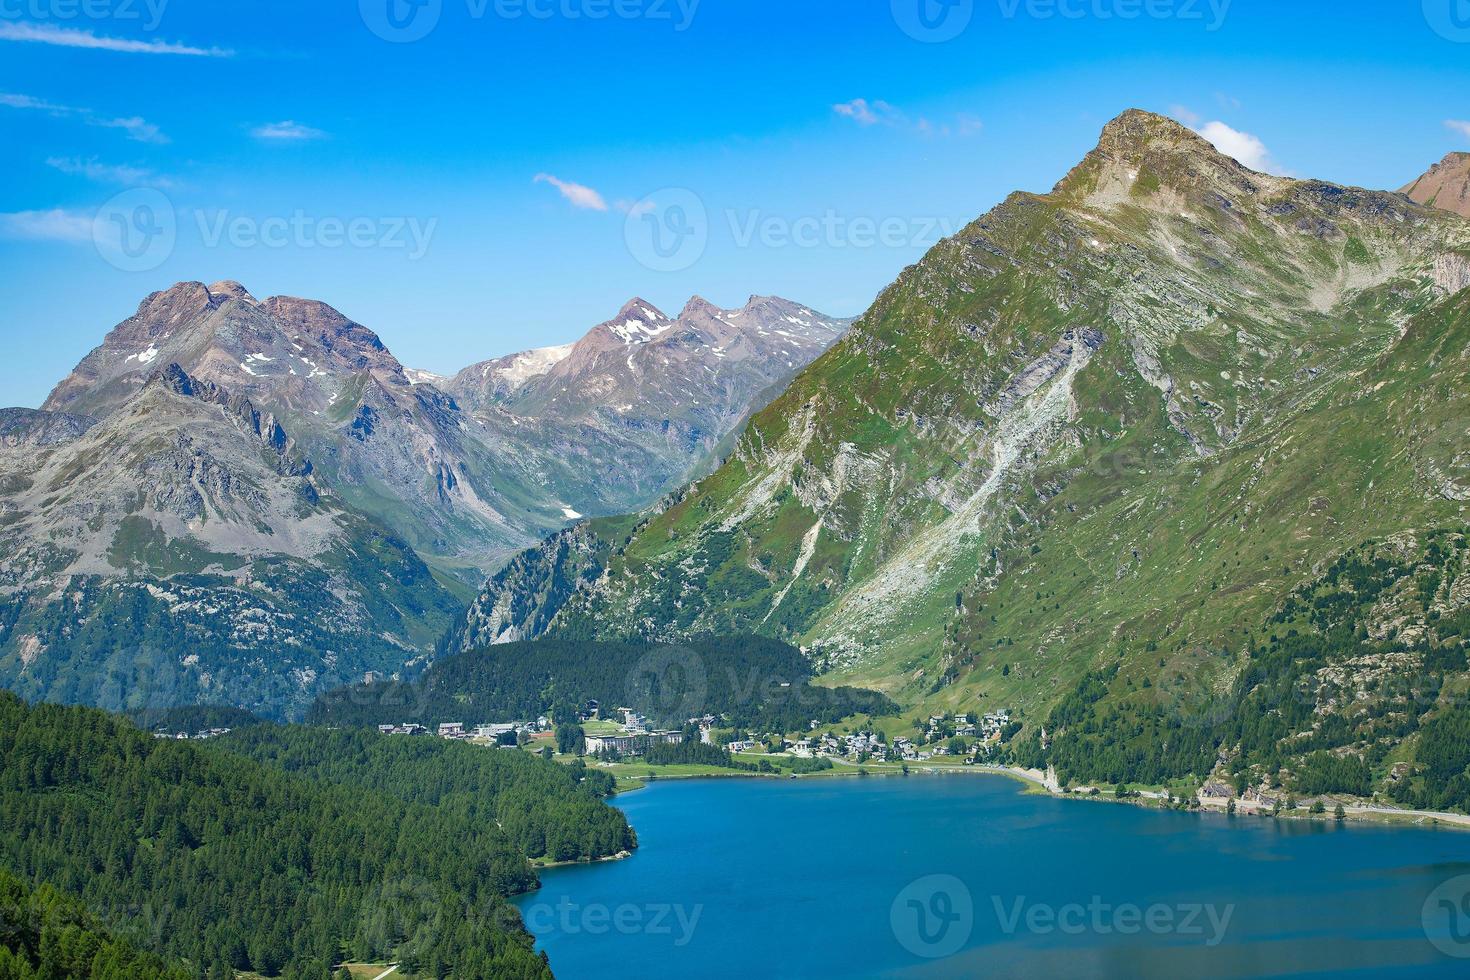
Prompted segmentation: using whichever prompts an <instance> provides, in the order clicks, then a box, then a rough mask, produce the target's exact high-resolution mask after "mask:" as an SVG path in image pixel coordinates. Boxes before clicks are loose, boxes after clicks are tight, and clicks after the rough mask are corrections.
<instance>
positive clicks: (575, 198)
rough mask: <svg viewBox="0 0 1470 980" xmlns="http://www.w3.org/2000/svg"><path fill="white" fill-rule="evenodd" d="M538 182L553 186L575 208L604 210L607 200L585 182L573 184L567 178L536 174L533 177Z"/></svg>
mask: <svg viewBox="0 0 1470 980" xmlns="http://www.w3.org/2000/svg"><path fill="white" fill-rule="evenodd" d="M534 180H535V182H536V183H538V184H550V185H551V186H552V187H555V188H556V189H557V190H558V191H559V192H560V193H561V196H562V197H564V198H566V199H567V200H568V201H569V202H571V205H572V206H573V207H576V208H583V209H585V210H588V211H606V210H607V202H606V201H604V200H603V199H602V195H601V194H599V193H597V191H595V190H593V189H592V188H590V187H588V186H586V185H585V184H574V183H572V182H571V181H569V180H562V179H561V178H559V177H553V176H551V174H537V175H536V176H535V178H534Z"/></svg>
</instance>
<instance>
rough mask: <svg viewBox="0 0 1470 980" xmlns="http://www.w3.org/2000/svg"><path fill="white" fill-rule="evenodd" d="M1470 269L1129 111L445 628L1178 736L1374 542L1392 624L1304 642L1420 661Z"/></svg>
mask: <svg viewBox="0 0 1470 980" xmlns="http://www.w3.org/2000/svg"><path fill="white" fill-rule="evenodd" d="M1426 179H1428V178H1426ZM1435 179H1438V178H1435ZM1423 184H1424V181H1421V182H1420V185H1423ZM1416 186H1418V185H1416ZM1422 190H1423V188H1422V187H1420V190H1419V191H1416V194H1418V193H1421V192H1422ZM1441 197H1442V195H1441ZM1436 201H1439V202H1440V203H1443V202H1442V201H1441V200H1440V197H1437V198H1436ZM1467 286H1470V222H1466V221H1465V220H1464V219H1463V218H1461V217H1459V216H1458V215H1456V214H1453V213H1449V212H1447V211H1445V210H1442V209H1438V208H1430V207H1427V206H1424V205H1421V204H1419V203H1416V202H1415V201H1414V200H1412V199H1411V198H1410V197H1408V196H1406V195H1404V194H1396V193H1390V192H1380V191H1371V190H1363V189H1359V188H1351V187H1343V186H1338V185H1335V184H1331V183H1326V182H1323V181H1317V180H1297V179H1290V178H1286V177H1276V176H1270V175H1267V174H1261V173H1255V172H1252V171H1250V170H1248V169H1247V168H1246V167H1244V166H1242V165H1241V164H1240V163H1238V162H1237V161H1235V160H1233V159H1231V158H1229V157H1227V156H1224V155H1222V154H1221V153H1220V152H1218V151H1217V150H1216V149H1215V147H1213V146H1212V145H1211V144H1210V143H1208V142H1207V141H1205V140H1204V139H1202V138H1201V137H1200V136H1198V135H1197V134H1196V133H1194V132H1193V131H1191V130H1189V129H1187V128H1185V127H1183V126H1181V125H1179V124H1178V123H1176V122H1174V121H1172V120H1169V119H1166V118H1164V117H1161V116H1156V115H1152V114H1149V113H1145V112H1140V111H1130V112H1128V113H1125V114H1124V115H1122V116H1120V117H1119V118H1117V119H1115V120H1114V121H1112V122H1111V123H1109V124H1108V125H1107V127H1106V128H1105V129H1104V130H1103V132H1102V135H1101V138H1100V141H1099V143H1098V145H1097V147H1096V148H1095V149H1094V150H1093V151H1092V152H1090V153H1089V154H1087V156H1086V157H1085V158H1084V159H1083V160H1082V161H1081V162H1080V163H1079V164H1078V165H1077V166H1076V167H1075V168H1074V169H1073V170H1072V171H1071V172H1070V173H1068V174H1067V175H1066V176H1065V177H1064V178H1063V179H1062V180H1061V181H1060V182H1059V183H1058V184H1057V185H1056V187H1055V188H1054V189H1053V190H1052V191H1051V192H1050V193H1047V194H1040V195H1037V194H1026V193H1016V194H1013V195H1011V196H1010V197H1009V198H1007V199H1006V201H1005V202H1004V203H1002V204H1001V205H999V206H998V207H996V208H995V209H994V210H993V211H991V212H989V213H988V214H986V215H984V216H983V217H981V218H979V219H978V220H976V221H975V222H973V223H972V224H970V225H969V226H967V227H966V228H965V229H964V230H963V231H961V232H960V233H959V234H957V235H955V236H953V237H952V238H949V239H947V240H945V241H944V242H942V243H940V244H939V245H938V246H936V247H935V248H934V249H933V250H931V251H930V252H929V254H928V255H926V256H925V257H924V259H923V260H922V261H921V262H920V263H918V264H917V265H915V266H912V267H910V268H908V269H906V270H905V271H904V272H903V273H902V275H900V276H899V278H898V280H897V281H896V282H895V283H894V284H893V285H891V286H890V287H889V288H887V289H886V290H884V291H883V293H882V294H881V295H880V296H879V298H878V299H877V301H876V302H875V303H874V305H873V307H872V308H871V309H870V310H869V311H868V312H867V313H866V314H865V315H864V316H862V317H861V318H860V319H859V320H858V321H857V322H856V323H855V324H854V326H853V327H852V329H851V330H850V331H849V332H848V334H847V335H846V336H845V337H844V338H843V340H842V341H840V342H839V343H838V344H837V345H836V346H835V347H834V348H833V349H832V350H831V351H829V352H828V353H827V354H825V355H824V356H823V357H821V358H819V359H818V360H817V361H815V362H814V363H813V364H812V365H811V366H810V367H809V368H808V369H807V370H806V371H804V372H803V373H802V374H801V375H800V376H799V377H798V378H797V379H796V380H795V382H794V383H793V384H792V385H791V386H790V387H789V388H788V389H787V390H786V391H785V392H784V393H783V394H782V395H781V396H780V397H779V398H777V399H776V400H775V401H774V402H773V403H772V404H771V405H769V406H767V407H766V408H765V409H763V410H762V411H761V412H759V413H758V414H756V416H755V417H754V418H753V419H752V420H751V422H750V424H749V426H748V427H747V428H746V429H745V430H744V431H743V434H742V435H741V436H740V438H739V441H738V444H737V445H736V447H735V449H734V452H733V453H732V454H731V455H730V457H729V458H728V459H727V461H726V462H725V463H724V465H723V466H722V467H720V468H719V469H718V470H717V471H716V472H714V473H713V474H712V475H710V476H709V477H707V478H705V479H702V480H700V481H698V482H695V483H693V484H691V485H690V486H688V487H687V488H686V489H685V490H684V491H683V492H681V493H679V494H677V495H675V496H674V497H672V498H670V499H669V500H668V502H667V503H666V505H665V506H663V507H661V508H659V509H657V510H656V511H654V512H651V513H649V514H646V515H643V516H640V517H637V518H624V519H615V520H603V521H593V522H590V523H589V524H585V525H581V526H578V527H576V528H573V529H570V530H568V531H565V532H563V533H561V534H559V535H556V536H554V537H553V538H552V539H550V540H549V541H548V542H547V543H546V544H545V545H543V546H542V547H541V548H539V549H537V550H535V551H532V552H529V553H527V554H525V555H521V556H518V557H517V558H516V559H515V560H514V561H512V562H511V563H510V564H509V565H507V566H506V568H505V569H503V570H502V571H501V572H500V573H499V574H498V575H496V576H495V577H493V578H492V579H491V581H490V582H489V584H488V585H487V587H486V588H485V589H484V590H483V591H482V593H481V595H480V596H479V597H478V598H477V599H476V600H475V602H474V603H473V604H472V605H471V607H470V610H469V612H468V614H467V616H466V618H465V619H464V621H463V622H461V624H460V625H459V627H458V628H457V630H456V633H455V639H454V642H453V643H452V644H451V646H452V647H455V648H470V647H478V646H483V645H485V644H490V643H495V642H498V641H502V640H512V639H525V638H533V637H536V636H563V637H590V638H605V637H624V636H641V637H647V638H654V639H661V640H673V639H677V638H679V637H683V636H693V635H697V634H700V633H707V632H715V633H730V632H755V633H760V634H766V635H770V636H773V637H779V638H782V639H786V640H789V641H791V642H793V643H797V644H800V645H801V646H802V647H803V648H804V649H805V650H806V651H807V652H808V654H809V655H810V656H811V657H812V658H813V660H814V662H815V663H816V664H817V666H818V667H819V669H820V670H822V671H824V672H825V673H826V674H827V675H828V676H829V678H831V679H832V680H833V681H838V682H842V683H851V684H856V685H859V686H864V687H873V688H878V689H881V690H884V691H886V692H888V693H890V694H891V695H893V696H894V697H895V698H896V699H897V700H899V701H900V702H902V703H904V704H905V705H906V706H912V705H921V706H923V707H924V708H925V709H926V710H936V711H937V710H955V711H975V710H978V709H981V708H983V707H984V706H985V705H1008V706H1011V707H1012V708H1013V709H1014V710H1015V711H1016V712H1017V713H1018V715H1019V716H1020V717H1021V718H1023V719H1024V720H1025V721H1026V722H1027V723H1028V728H1029V730H1030V733H1031V737H1032V738H1035V737H1036V736H1037V735H1038V729H1040V728H1042V727H1044V726H1045V724H1046V723H1047V721H1048V720H1049V719H1051V722H1052V728H1053V736H1055V731H1056V727H1057V725H1058V724H1064V723H1065V721H1066V716H1065V715H1064V716H1062V717H1061V718H1060V720H1058V719H1055V718H1052V715H1051V712H1052V711H1053V710H1054V709H1056V710H1060V709H1058V703H1059V701H1061V700H1063V699H1064V696H1067V695H1069V692H1073V691H1074V689H1075V690H1078V691H1081V692H1082V693H1080V694H1078V695H1077V697H1079V698H1082V699H1083V700H1082V703H1084V704H1087V705H1093V704H1096V705H1097V707H1096V711H1097V712H1099V713H1100V714H1104V715H1108V714H1109V713H1111V715H1110V716H1116V717H1128V718H1132V717H1135V714H1134V713H1135V712H1137V713H1140V714H1138V715H1137V716H1138V717H1142V716H1144V715H1145V714H1147V712H1158V711H1162V712H1166V713H1167V717H1168V718H1171V719H1172V723H1173V724H1175V725H1178V724H1179V723H1180V721H1179V720H1180V719H1181V718H1185V717H1188V716H1189V714H1190V711H1191V710H1192V709H1191V708H1190V706H1191V705H1194V704H1196V703H1210V699H1211V697H1212V696H1213V695H1214V694H1216V693H1218V692H1220V691H1226V690H1229V689H1230V685H1231V684H1232V683H1233V682H1234V681H1235V680H1236V679H1237V678H1239V677H1241V676H1243V675H1247V674H1249V672H1250V665H1251V663H1252V657H1253V656H1256V655H1257V654H1259V650H1258V645H1259V644H1258V641H1259V640H1260V639H1261V638H1262V637H1263V636H1268V635H1270V632H1271V627H1270V622H1269V621H1270V620H1271V617H1273V616H1281V615H1284V614H1283V613H1282V612H1281V610H1282V608H1283V604H1284V603H1286V602H1287V601H1288V599H1289V598H1290V597H1292V596H1296V597H1297V598H1298V600H1301V599H1302V597H1303V596H1305V597H1306V600H1305V601H1308V602H1310V601H1312V600H1313V598H1314V597H1315V596H1317V595H1318V593H1316V592H1314V591H1313V589H1314V588H1315V586H1314V585H1313V583H1315V582H1317V581H1318V580H1319V579H1320V578H1321V576H1322V575H1323V574H1324V572H1325V571H1326V570H1327V569H1328V568H1329V567H1331V566H1332V563H1333V562H1334V561H1340V560H1343V556H1344V555H1347V554H1349V553H1354V551H1353V550H1354V549H1361V548H1367V550H1368V553H1369V554H1380V553H1381V554H1384V555H1386V554H1387V553H1388V551H1387V550H1385V551H1382V552H1379V551H1375V547H1374V545H1373V542H1375V541H1378V542H1385V541H1386V542H1390V544H1386V545H1382V546H1381V547H1382V548H1383V549H1388V550H1391V551H1392V553H1393V554H1394V555H1395V556H1396V557H1395V559H1394V560H1395V561H1396V562H1397V563H1400V564H1403V565H1404V567H1405V568H1406V569H1407V570H1408V571H1406V572H1405V574H1404V576H1402V580H1403V583H1404V584H1403V585H1402V587H1403V588H1411V587H1412V586H1413V583H1414V582H1416V581H1418V582H1419V583H1420V586H1419V587H1420V588H1422V589H1424V590H1425V591H1424V592H1423V595H1424V602H1423V606H1422V609H1421V608H1419V604H1418V603H1417V600H1416V602H1415V603H1414V604H1413V605H1412V610H1411V611H1413V612H1414V613H1415V614H1416V615H1417V616H1418V620H1414V619H1412V618H1410V619H1405V618H1404V617H1403V615H1401V610H1400V609H1399V606H1392V607H1389V606H1385V607H1384V609H1383V610H1381V611H1382V612H1383V614H1384V616H1385V618H1388V619H1392V620H1393V621H1395V622H1399V623H1400V624H1401V625H1402V627H1403V634H1402V635H1400V634H1399V633H1398V632H1395V633H1394V634H1393V635H1392V636H1389V637H1386V638H1381V639H1382V642H1383V644H1384V646H1383V647H1382V649H1379V648H1376V647H1375V648H1374V649H1373V650H1372V651H1370V652H1361V651H1360V652H1359V653H1361V656H1360V657H1359V659H1358V660H1354V661H1351V662H1348V663H1338V662H1334V663H1332V664H1330V665H1323V666H1322V670H1323V671H1329V672H1331V673H1332V676H1333V678H1334V686H1333V688H1332V689H1333V690H1336V691H1339V692H1340V691H1341V688H1342V687H1343V686H1346V687H1347V688H1348V689H1349V690H1351V689H1352V685H1354V684H1361V685H1363V686H1364V687H1365V688H1366V689H1368V690H1373V689H1374V688H1373V683H1374V681H1373V678H1374V677H1375V676H1381V675H1382V672H1383V670H1384V664H1385V663H1390V664H1396V665H1397V668H1398V669H1407V668H1408V667H1410V666H1412V667H1413V668H1414V669H1418V670H1423V669H1426V668H1424V664H1425V663H1426V662H1439V661H1435V660H1433V656H1436V655H1437V654H1436V651H1437V650H1438V648H1439V645H1440V643H1441V642H1443V643H1446V644H1449V645H1450V646H1453V645H1454V644H1455V643H1457V642H1459V641H1458V640H1457V639H1456V638H1455V636H1456V634H1448V638H1443V637H1442V638H1440V639H1435V637H1436V636H1437V635H1438V634H1436V633H1435V631H1434V629H1433V628H1432V627H1428V626H1427V623H1428V620H1429V619H1430V618H1431V617H1432V618H1433V619H1434V621H1436V622H1438V621H1440V620H1441V618H1444V621H1446V622H1448V621H1451V620H1453V619H1454V617H1455V616H1456V615H1458V613H1459V611H1460V610H1462V609H1463V608H1464V607H1465V606H1466V605H1467V604H1470V588H1467V586H1470V576H1467V575H1465V574H1463V573H1462V572H1461V571H1460V566H1459V564H1458V561H1459V560H1458V559H1456V558H1453V557H1452V556H1453V555H1455V554H1456V548H1455V546H1454V545H1450V546H1448V547H1447V548H1444V547H1440V546H1438V545H1435V546H1434V547H1429V545H1430V543H1431V540H1434V541H1438V540H1439V539H1438V538H1435V537H1433V535H1434V534H1436V533H1438V532H1439V531H1440V530H1442V529H1445V528H1449V529H1451V530H1452V531H1453V530H1454V529H1456V528H1464V526H1465V525H1466V515H1465V510H1466V505H1467V501H1470V431H1467V427H1466V426H1467V421H1466V420H1467V419H1470V401H1467V398H1470V383H1467V382H1470V292H1466V287H1467ZM1456 533H1457V532H1456ZM1448 540H1451V541H1459V542H1463V540H1464V539H1463V536H1459V537H1456V536H1455V534H1451V537H1450V539H1448ZM1446 556H1451V557H1446ZM1385 560H1386V559H1385ZM1422 563H1429V564H1428V565H1426V567H1425V570H1424V572H1423V575H1422V576H1419V577H1418V578H1416V572H1415V571H1414V570H1415V569H1418V568H1419V566H1420V564H1422ZM1370 566H1371V562H1370ZM1395 581H1398V580H1395ZM1322 588H1323V589H1328V586H1322ZM1333 588H1335V586H1333ZM1328 591H1330V589H1328ZM1321 594H1322V595H1323V596H1325V595H1326V594H1327V593H1326V592H1323V593H1321ZM1415 594H1417V593H1415ZM1323 601H1327V600H1326V599H1325V598H1324V599H1323ZM1334 601H1335V600H1334ZM1384 601H1385V602H1387V601H1388V600H1387V599H1386V598H1385V600H1384ZM1395 601H1397V600H1395ZM1277 621H1280V620H1277ZM1324 622H1325V620H1324ZM1416 638H1417V639H1416ZM1355 656H1357V654H1355ZM1396 658H1397V659H1396ZM1098 671H1106V677H1107V680H1106V682H1105V683H1101V686H1099V682H1097V681H1096V678H1097V676H1099V675H1098V673H1097V672H1098ZM1462 680H1464V678H1462ZM1445 683H1447V684H1448V683H1449V681H1445ZM1456 683H1458V682H1456ZM1079 685H1080V686H1079ZM1451 686H1452V687H1453V686H1454V685H1451ZM1364 696H1365V697H1366V696H1367V695H1364ZM1351 708H1352V699H1351V698H1348V700H1347V702H1346V707H1344V702H1343V701H1342V700H1341V699H1340V698H1339V700H1337V701H1334V702H1331V703H1326V702H1324V703H1323V704H1322V705H1321V711H1322V715H1323V716H1326V715H1330V714H1333V713H1340V712H1344V711H1348V710H1349V709H1351ZM1432 710H1434V708H1433V705H1430V706H1427V707H1426V706H1423V705H1421V706H1420V709H1419V713H1420V714H1422V713H1423V712H1424V711H1432ZM1150 717H1152V716H1151V715H1150ZM1074 718H1075V716H1074ZM1415 718H1416V720H1417V715H1416V716H1415ZM1345 724H1346V723H1345ZM1348 727H1349V729H1350V728H1351V726H1348ZM1402 737H1403V733H1402V732H1400V733H1399V734H1398V736H1397V738H1398V739H1402ZM1161 740H1162V739H1161ZM1123 741H1124V740H1122V739H1120V740H1119V744H1121V743H1122V742H1123ZM1331 744H1332V745H1333V746H1334V747H1337V748H1339V749H1341V748H1342V747H1343V746H1344V745H1346V744H1348V743H1346V742H1335V743H1331ZM1396 745H1397V741H1395V740H1394V739H1390V740H1389V743H1388V747H1386V748H1384V751H1389V750H1390V749H1391V748H1393V746H1396ZM1206 748H1207V750H1208V755H1207V758H1208V759H1209V761H1210V762H1211V763H1213V761H1214V758H1215V755H1214V752H1215V750H1216V748H1217V746H1207V747H1206ZM1221 751H1225V749H1223V748H1222V749H1221ZM1204 768H1206V769H1208V766H1205V767H1204ZM1199 775H1204V773H1200V774H1199Z"/></svg>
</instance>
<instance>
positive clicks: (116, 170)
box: [46, 157, 173, 187]
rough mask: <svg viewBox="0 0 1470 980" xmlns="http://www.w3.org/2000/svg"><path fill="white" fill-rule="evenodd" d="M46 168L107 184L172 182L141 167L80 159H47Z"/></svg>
mask: <svg viewBox="0 0 1470 980" xmlns="http://www.w3.org/2000/svg"><path fill="white" fill-rule="evenodd" d="M46 166H48V167H50V168H52V169H53V170H59V171H61V172H62V173H64V174H70V175H71V176H73V177H85V178H87V179H88V180H95V181H99V182H101V183H107V184H150V185H152V186H154V187H172V186H173V181H172V180H169V179H168V178H167V177H161V176H159V175H158V174H156V173H154V172H153V171H151V170H145V169H144V168H142V167H129V166H127V165H117V164H108V163H99V162H98V161H97V160H95V159H88V160H83V159H81V158H80V157H48V158H47V159H46Z"/></svg>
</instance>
